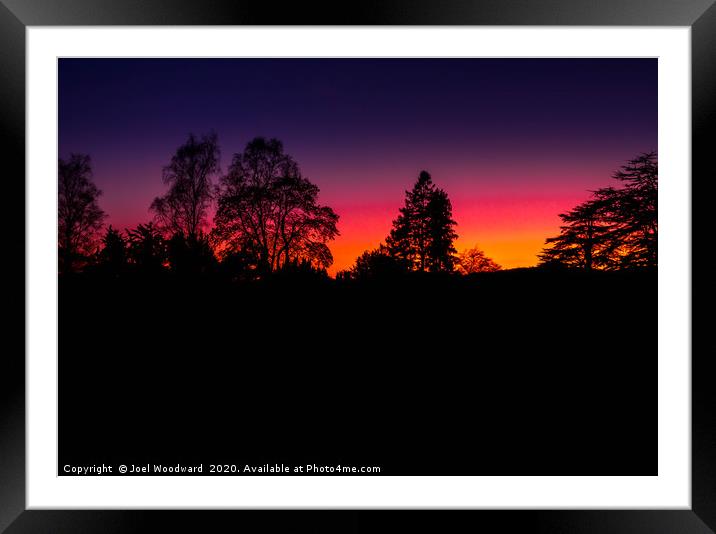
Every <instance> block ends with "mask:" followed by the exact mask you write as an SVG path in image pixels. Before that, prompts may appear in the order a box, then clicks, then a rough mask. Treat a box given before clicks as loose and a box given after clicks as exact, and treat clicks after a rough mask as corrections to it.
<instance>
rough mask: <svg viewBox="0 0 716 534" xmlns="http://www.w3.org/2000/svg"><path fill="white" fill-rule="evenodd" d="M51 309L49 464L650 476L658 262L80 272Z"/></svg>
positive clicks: (653, 456)
mask: <svg viewBox="0 0 716 534" xmlns="http://www.w3.org/2000/svg"><path fill="white" fill-rule="evenodd" d="M59 313H60V319H59V320H60V323H59V324H60V339H59V351H60V352H59V374H60V376H59V380H60V381H59V416H60V420H59V468H60V473H59V474H60V475H62V474H64V473H63V472H62V471H63V466H64V465H68V464H71V465H84V466H87V465H95V464H103V463H104V464H106V465H113V466H115V468H114V470H113V471H114V472H115V473H116V467H117V466H118V465H120V464H125V465H132V464H135V465H146V464H150V469H151V468H153V465H154V464H162V465H176V464H177V463H179V464H182V465H187V466H188V465H197V464H203V473H202V474H211V473H210V472H209V466H210V465H211V464H228V465H232V464H234V465H236V466H237V467H238V470H239V471H241V472H242V473H241V474H249V473H244V472H243V470H244V467H245V466H246V465H247V464H248V465H250V466H262V465H265V464H269V465H274V464H284V465H286V466H291V467H293V466H298V465H303V466H306V465H316V466H317V467H321V466H336V465H341V466H379V467H380V468H381V471H380V474H382V475H656V474H657V286H656V273H655V272H634V273H594V274H592V275H587V274H585V273H560V272H548V271H539V270H516V271H505V272H500V273H493V274H486V275H480V276H477V277H474V278H460V277H434V276H424V277H419V276H416V277H411V278H409V279H403V280H394V281H391V282H390V283H375V282H374V283H371V284H359V283H350V284H348V283H342V284H340V283H336V282H335V281H333V280H323V281H318V280H290V279H288V280H278V281H273V282H270V283H269V282H265V283H254V284H251V285H243V286H237V285H232V284H229V283H228V282H225V281H221V280H215V279H212V280H194V281H192V282H187V281H186V280H176V279H172V278H169V277H165V278H161V279H156V280H151V281H147V280H144V281H140V280H137V279H131V278H128V279H124V280H107V279H101V278H89V277H84V278H83V277H78V278H76V279H67V280H61V282H60V307H59ZM184 474H186V473H184ZM282 474H286V473H282Z"/></svg>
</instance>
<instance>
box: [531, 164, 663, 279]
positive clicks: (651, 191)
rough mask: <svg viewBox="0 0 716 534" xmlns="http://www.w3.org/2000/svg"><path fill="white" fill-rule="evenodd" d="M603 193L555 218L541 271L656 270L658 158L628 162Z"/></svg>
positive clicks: (541, 255) (541, 258) (595, 192)
mask: <svg viewBox="0 0 716 534" xmlns="http://www.w3.org/2000/svg"><path fill="white" fill-rule="evenodd" d="M613 178H614V179H616V180H618V181H619V182H621V184H622V187H620V188H614V187H605V188H602V189H598V190H596V191H594V192H593V194H592V198H590V199H589V200H587V201H585V202H583V203H582V204H580V205H578V206H576V207H575V208H573V209H571V210H569V211H568V212H566V213H561V214H560V215H559V216H560V218H561V219H562V222H563V223H564V224H563V225H562V226H561V228H560V234H559V235H558V236H555V237H550V238H548V239H547V241H546V244H547V245H548V246H547V247H546V248H545V249H544V250H543V251H542V253H541V254H540V255H539V257H540V260H541V262H542V264H543V265H561V266H567V267H578V268H583V269H586V270H590V269H620V268H624V267H655V266H656V264H657V229H658V228H657V181H658V161H657V155H656V152H647V153H644V154H641V155H640V156H638V157H636V158H634V159H632V160H629V161H628V162H627V163H626V164H625V165H623V166H622V167H621V168H620V169H619V170H617V171H616V172H615V173H614V175H613Z"/></svg>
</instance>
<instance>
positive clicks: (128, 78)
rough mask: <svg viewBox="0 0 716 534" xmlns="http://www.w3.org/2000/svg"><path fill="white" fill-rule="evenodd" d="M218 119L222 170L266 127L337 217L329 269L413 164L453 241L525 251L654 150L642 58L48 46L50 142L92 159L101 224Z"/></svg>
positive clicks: (396, 194) (359, 242)
mask: <svg viewBox="0 0 716 534" xmlns="http://www.w3.org/2000/svg"><path fill="white" fill-rule="evenodd" d="M210 130H214V131H215V132H216V133H217V134H218V136H219V144H220V146H221V149H222V169H224V170H226V168H227V166H228V164H229V163H230V161H231V157H232V155H233V154H234V153H235V152H239V151H242V150H243V148H244V146H245V145H246V143H247V142H248V141H249V140H250V139H252V138H253V137H256V136H264V137H276V138H278V139H280V140H281V141H283V143H284V148H285V150H286V151H287V152H288V153H289V154H291V155H292V156H293V157H294V158H295V159H296V160H297V161H298V163H299V164H300V166H301V169H302V172H303V174H304V175H305V176H307V177H308V178H309V179H310V180H311V181H313V182H314V183H316V184H317V185H318V186H319V187H320V189H321V193H320V195H319V202H320V203H321V204H327V205H329V206H331V207H332V208H333V209H334V210H335V211H336V212H337V213H338V214H339V215H340V221H339V230H340V232H341V236H340V237H339V238H337V239H336V240H335V241H334V242H333V243H331V245H330V246H331V250H332V251H333V255H334V258H335V263H334V266H333V268H331V270H330V272H331V273H335V271H336V270H340V269H345V268H347V267H350V265H352V263H353V261H354V260H355V258H356V256H357V255H359V254H360V253H361V252H363V251H364V250H366V249H370V248H374V247H376V246H377V245H378V244H379V243H380V242H381V241H382V240H384V239H385V236H386V235H387V233H388V232H389V230H390V227H391V222H392V220H393V219H394V218H395V217H396V215H397V213H398V208H399V207H400V206H402V204H403V200H404V195H405V190H406V189H409V188H410V187H412V184H413V183H414V182H415V180H416V179H417V176H418V173H419V172H420V171H421V170H423V169H424V170H427V171H428V172H430V173H431V174H432V176H433V181H434V182H435V183H436V184H437V185H438V186H439V187H441V188H443V189H445V190H446V191H447V193H448V195H449V196H450V199H451V200H452V204H453V215H454V218H455V220H456V221H457V222H458V226H457V232H458V235H459V239H458V241H457V248H458V250H461V249H464V248H468V247H471V246H474V245H476V244H477V245H479V246H480V248H482V249H483V250H485V251H486V252H487V254H488V255H489V256H491V257H492V258H493V259H494V260H495V261H497V262H498V263H500V264H501V265H502V266H503V267H506V268H510V267H521V266H531V265H535V264H536V262H537V256H536V255H537V253H538V252H539V251H540V250H541V249H542V247H543V245H544V240H545V238H546V237H549V236H551V235H555V234H556V233H558V231H559V223H560V221H559V217H558V214H559V213H560V212H562V211H564V210H567V209H569V208H570V207H572V206H574V205H575V204H577V203H579V202H581V201H583V200H585V199H586V198H587V197H588V196H589V190H593V189H596V188H598V187H602V186H605V185H611V184H610V182H613V180H611V178H610V176H611V174H612V172H613V171H614V170H616V169H617V168H618V167H619V166H620V165H621V164H623V163H624V162H625V160H627V159H629V158H632V157H634V156H636V155H638V154H639V153H641V152H646V151H649V150H656V149H657V60H656V59H61V60H60V63H59V154H60V157H67V156H68V155H69V154H70V153H72V152H79V153H86V154H89V155H90V156H91V157H92V161H93V168H94V179H95V182H96V183H97V185H98V186H99V187H100V189H102V190H103V192H104V194H103V196H102V197H101V198H100V205H101V207H102V208H103V209H104V210H105V211H106V212H107V213H108V215H109V217H108V219H107V222H108V223H111V224H112V225H113V226H114V227H116V228H120V229H123V228H125V227H132V226H135V225H136V224H137V223H140V222H146V221H148V220H150V218H151V214H150V213H149V211H148V207H149V204H150V203H151V201H152V199H153V198H154V197H155V196H157V195H160V194H163V193H164V191H165V186H164V185H163V184H162V180H161V173H162V167H163V166H164V165H166V164H167V163H168V162H169V160H170V158H171V156H172V154H173V153H174V151H175V150H176V148H177V147H178V146H179V145H180V144H182V143H183V142H184V141H185V140H186V138H187V136H188V134H189V133H190V132H193V133H196V134H202V133H206V132H209V131H210Z"/></svg>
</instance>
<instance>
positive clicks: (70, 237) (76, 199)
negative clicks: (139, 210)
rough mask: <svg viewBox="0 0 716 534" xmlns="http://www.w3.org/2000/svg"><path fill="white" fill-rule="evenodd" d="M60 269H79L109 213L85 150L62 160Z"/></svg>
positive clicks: (89, 252) (59, 173) (59, 211)
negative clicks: (101, 205)
mask: <svg viewBox="0 0 716 534" xmlns="http://www.w3.org/2000/svg"><path fill="white" fill-rule="evenodd" d="M58 182H59V183H58V189H59V199H58V222H59V229H58V230H59V259H60V265H59V267H60V272H65V273H70V272H73V271H75V270H76V269H77V268H78V267H79V266H80V264H81V263H83V262H84V261H85V260H86V258H87V256H88V255H90V254H91V253H92V252H94V251H93V248H94V246H95V245H96V243H97V240H98V233H99V231H100V230H101V228H102V222H103V221H104V219H105V217H106V214H105V213H104V211H102V209H101V208H100V207H99V204H98V203H97V199H98V198H99V196H100V195H101V194H102V191H100V190H99V189H98V188H97V186H96V185H95V184H94V183H93V182H92V164H91V160H90V157H89V156H88V155H85V154H71V155H70V157H69V159H68V160H63V159H62V158H60V160H59V164H58Z"/></svg>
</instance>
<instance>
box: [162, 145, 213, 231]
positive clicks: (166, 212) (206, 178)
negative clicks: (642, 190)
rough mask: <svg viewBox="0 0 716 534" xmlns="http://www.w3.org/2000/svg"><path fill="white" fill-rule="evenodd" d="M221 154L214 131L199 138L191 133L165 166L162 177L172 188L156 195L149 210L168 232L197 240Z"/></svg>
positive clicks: (210, 196)
mask: <svg viewBox="0 0 716 534" xmlns="http://www.w3.org/2000/svg"><path fill="white" fill-rule="evenodd" d="M219 155H220V152H219V145H218V143H217V137H216V134H215V133H211V134H209V135H205V136H202V137H201V138H200V139H198V138H197V137H195V136H194V134H190V135H189V139H188V140H187V142H186V143H184V144H183V145H181V146H180V147H179V148H178V149H177V151H176V153H175V154H174V155H173V156H172V159H171V161H170V163H169V165H167V166H166V167H164V171H163V174H162V180H163V182H164V183H165V184H167V185H168V186H169V190H168V191H167V193H166V194H165V195H164V196H161V197H156V198H155V199H154V201H153V202H152V204H151V206H150V209H151V211H153V212H154V214H155V219H156V221H157V223H158V225H159V228H160V229H161V230H162V231H163V232H164V233H165V234H168V235H174V234H182V235H184V236H186V237H187V238H188V239H194V238H196V237H197V236H198V234H199V232H200V231H201V230H202V228H203V227H204V226H205V225H206V212H207V209H208V208H209V206H210V204H211V200H212V192H213V185H212V181H211V178H212V176H214V175H216V174H217V173H218V172H219Z"/></svg>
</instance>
